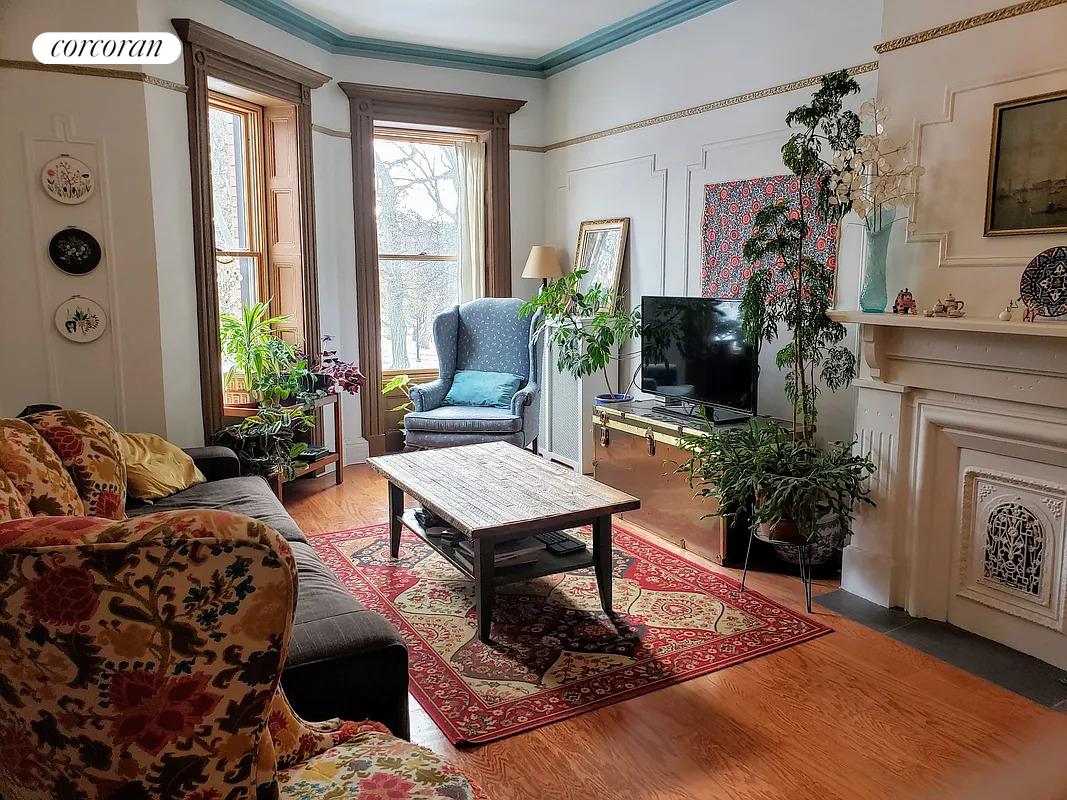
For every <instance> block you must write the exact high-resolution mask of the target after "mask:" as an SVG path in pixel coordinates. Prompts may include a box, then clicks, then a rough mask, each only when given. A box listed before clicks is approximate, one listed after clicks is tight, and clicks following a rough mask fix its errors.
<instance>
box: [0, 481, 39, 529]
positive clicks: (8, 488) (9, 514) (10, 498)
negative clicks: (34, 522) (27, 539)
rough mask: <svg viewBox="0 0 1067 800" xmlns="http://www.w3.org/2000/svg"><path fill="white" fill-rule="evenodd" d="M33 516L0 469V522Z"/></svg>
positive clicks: (13, 485) (23, 499) (16, 489)
mask: <svg viewBox="0 0 1067 800" xmlns="http://www.w3.org/2000/svg"><path fill="white" fill-rule="evenodd" d="M30 516H33V515H32V514H31V513H30V507H29V506H28V505H26V500H25V498H23V496H22V495H21V494H20V493H19V490H18V488H17V487H16V486H15V484H14V482H12V480H11V478H9V477H8V474H7V473H6V472H4V471H3V470H2V469H0V522H7V521H9V520H13V519H23V518H25V517H30Z"/></svg>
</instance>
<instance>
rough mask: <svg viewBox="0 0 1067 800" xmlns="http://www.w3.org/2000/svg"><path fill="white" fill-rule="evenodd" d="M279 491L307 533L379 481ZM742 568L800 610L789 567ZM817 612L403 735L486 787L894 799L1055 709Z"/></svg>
mask: <svg viewBox="0 0 1067 800" xmlns="http://www.w3.org/2000/svg"><path fill="white" fill-rule="evenodd" d="M286 494H287V496H286V505H287V507H288V508H289V511H290V513H292V515H293V517H294V518H295V519H296V521H297V522H298V523H299V524H300V526H301V528H303V530H304V531H305V532H306V533H307V534H308V535H313V534H314V533H316V532H324V531H331V530H340V529H344V528H355V527H359V526H360V525H366V524H372V523H377V522H383V521H385V519H386V517H387V513H386V485H385V482H384V481H383V480H381V479H380V478H378V477H377V476H376V475H374V474H373V473H372V472H371V470H370V469H369V468H367V467H366V466H363V465H359V466H352V467H348V468H346V473H345V482H344V484H343V485H341V486H334V485H333V479H332V478H331V477H324V478H317V479H314V480H308V481H298V482H297V483H295V484H290V486H289V487H288V489H287V493H286ZM690 557H692V556H690ZM709 566H710V567H711V568H712V569H716V570H719V571H722V572H725V573H727V574H731V575H734V576H737V575H738V574H739V573H738V570H732V569H724V568H722V567H717V566H716V565H714V564H709ZM749 581H750V584H749V585H750V586H751V587H752V588H753V589H756V590H757V591H760V592H762V593H764V594H765V595H767V596H768V597H772V598H774V599H775V600H777V601H779V602H782V603H784V604H786V605H789V606H790V607H792V608H795V609H797V610H799V611H802V610H803V592H802V589H801V585H800V582H799V581H798V580H797V578H796V577H795V576H790V575H770V574H761V573H756V574H750V576H749ZM834 588H836V585H835V584H834V583H833V582H830V581H822V582H819V583H818V585H817V586H816V588H815V593H816V594H819V593H821V592H825V591H829V590H832V589H834ZM813 615H814V616H815V617H817V618H818V619H820V620H822V621H823V622H825V623H826V624H828V625H830V626H831V627H833V628H834V633H831V634H829V635H827V636H823V637H821V638H819V639H816V640H814V641H812V642H807V643H805V644H801V645H798V646H795V647H790V648H788V649H786V650H781V651H778V652H776V653H772V654H770V655H766V656H763V657H761V658H757V659H755V660H752V661H748V662H745V663H743V664H740V665H738V666H734V667H730V668H728V669H724V670H722V671H720V672H716V673H713V674H711V675H706V676H704V677H701V678H696V679H694V680H691V681H687V682H685V683H682V684H678V685H676V686H671V687H669V688H666V689H662V690H659V691H656V692H652V693H650V694H647V695H644V696H642V697H638V698H636V699H633V700H628V701H625V702H622V703H616V704H615V705H612V706H609V707H607V708H604V709H601V710H598V711H593V712H590V713H588V714H583V715H581V716H579V717H575V718H573V719H569V720H566V721H564V722H560V723H556V724H554V725H549V726H546V727H543V728H539V729H538V730H535V731H531V732H529V733H524V734H521V735H518V736H515V737H512V738H510V739H505V740H503V741H500V742H494V743H492V744H489V745H485V746H483V747H478V748H473V749H456V748H454V747H452V746H451V745H450V744H449V743H448V741H447V740H445V738H444V737H443V736H442V735H441V734H440V732H439V731H438V730H437V728H436V726H435V725H434V724H433V722H432V721H431V720H430V719H429V717H428V716H427V715H426V714H425V713H424V712H423V711H422V710H421V709H420V708H419V707H418V705H417V704H415V703H414V701H413V703H412V737H413V739H414V740H415V741H417V742H419V743H421V744H424V745H426V746H428V747H430V748H432V749H434V750H436V751H437V752H439V753H441V754H443V755H445V756H446V757H447V758H449V759H450V760H452V761H453V762H455V763H456V764H458V765H460V766H461V767H462V769H463V770H464V771H465V772H466V773H467V774H468V775H470V776H471V777H472V778H473V779H474V780H476V781H477V782H478V783H480V784H481V785H482V786H483V787H484V788H485V789H486V791H487V792H488V793H489V795H490V796H491V797H492V798H494V800H543V799H547V798H561V799H566V800H569V799H570V798H574V799H575V800H577V799H578V798H582V799H583V800H584V799H585V798H594V799H599V798H604V800H606V799H607V798H625V799H626V800H646V799H647V800H653V799H655V800H661V799H662V800H666V799H667V798H681V799H684V800H707V798H746V800H747V799H749V798H766V799H768V800H769V799H770V798H789V799H790V800H799V799H800V798H818V800H833V799H834V798H841V799H842V800H846V799H847V800H858V799H859V798H894V800H895V799H896V798H908V797H919V796H923V797H943V796H945V794H944V792H945V791H946V790H947V788H948V787H949V786H950V785H955V784H956V783H957V781H958V780H961V779H962V778H963V777H964V776H967V775H971V774H973V772H974V771H975V770H976V769H985V768H988V767H989V766H990V765H991V764H994V765H995V764H997V763H1003V764H1010V763H1011V762H1012V761H1013V760H1014V759H1015V757H1016V756H1015V751H1014V750H1011V749H1008V745H1007V744H1006V743H1016V744H1017V743H1019V742H1020V741H1023V740H1025V739H1026V738H1027V737H1028V736H1029V735H1030V734H1032V733H1033V732H1035V731H1037V730H1038V729H1039V728H1044V727H1046V726H1047V725H1056V724H1059V723H1062V722H1063V721H1064V717H1062V716H1061V715H1057V714H1055V713H1054V712H1052V711H1048V710H1046V709H1044V708H1042V707H1041V706H1038V705H1036V704H1034V703H1032V702H1030V701H1029V700H1026V699H1024V698H1022V697H1019V696H1017V695H1015V694H1012V693H1010V692H1008V691H1007V690H1004V689H1001V688H1000V687H998V686H995V685H993V684H990V683H986V682H985V681H983V680H981V679H979V678H976V677H974V676H971V675H969V674H967V673H965V672H962V671H960V670H958V669H956V668H955V667H952V666H950V665H948V664H946V663H944V662H941V661H938V660H937V659H935V658H932V657H930V656H927V655H925V654H923V653H921V652H919V651H917V650H913V649H911V648H909V647H907V646H905V645H902V644H899V643H898V642H895V641H893V640H892V639H889V638H888V637H886V636H883V635H881V634H879V633H876V632H875V631H873V630H871V629H869V628H866V627H864V626H863V625H860V624H858V623H855V622H852V621H850V620H848V619H845V618H844V617H840V616H838V615H837V614H835V613H833V612H832V611H829V610H827V609H825V608H822V607H821V606H818V605H816V606H814V607H813ZM1057 758H1059V760H1060V761H1061V762H1062V759H1063V753H1062V752H1060V754H1059V756H1058V757H1057ZM967 796H973V795H967ZM983 796H985V795H983ZM990 796H993V795H990ZM995 796H997V797H1002V798H1009V797H1012V798H1015V797H1018V798H1023V797H1034V796H1035V795H1031V794H1025V793H1018V794H1017V793H1014V792H1012V793H1011V794H1010V795H1009V794H997V795H995ZM1048 796H1049V797H1052V796H1053V795H1048Z"/></svg>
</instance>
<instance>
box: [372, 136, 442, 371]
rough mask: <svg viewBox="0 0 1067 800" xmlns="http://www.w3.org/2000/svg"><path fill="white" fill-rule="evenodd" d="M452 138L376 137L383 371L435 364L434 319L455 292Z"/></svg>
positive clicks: (429, 367) (423, 367)
mask: <svg viewBox="0 0 1067 800" xmlns="http://www.w3.org/2000/svg"><path fill="white" fill-rule="evenodd" d="M457 161H458V159H457V155H456V148H455V146H454V145H453V144H451V143H447V142H445V143H437V142H426V141H419V140H414V139H412V140H405V139H398V138H393V137H388V138H384V137H383V138H376V139H375V141H374V165H375V175H376V189H377V220H378V253H379V260H378V269H379V286H380V289H379V291H380V295H381V319H382V325H381V335H382V341H381V351H382V368H383V370H385V371H402V370H414V369H434V368H436V367H437V353H436V352H435V351H434V348H433V331H432V330H431V326H432V323H433V318H434V317H435V316H436V315H437V314H438V313H440V312H441V311H443V310H445V309H447V308H449V307H450V306H452V305H453V304H455V303H456V302H457V301H458V298H459V274H458V256H459V225H458V222H459V193H458V181H459V170H458V168H457Z"/></svg>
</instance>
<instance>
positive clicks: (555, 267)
mask: <svg viewBox="0 0 1067 800" xmlns="http://www.w3.org/2000/svg"><path fill="white" fill-rule="evenodd" d="M522 277H524V278H543V279H547V278H562V277H563V267H561V266H560V263H559V256H558V255H556V248H554V247H549V246H547V245H541V244H535V245H534V246H533V247H531V248H530V257H529V258H527V259H526V268H525V269H524V270H523V271H522Z"/></svg>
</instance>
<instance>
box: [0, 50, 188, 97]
mask: <svg viewBox="0 0 1067 800" xmlns="http://www.w3.org/2000/svg"><path fill="white" fill-rule="evenodd" d="M0 69H27V70H30V71H31V72H61V73H64V74H66V75H90V76H92V77H94V78H118V79H119V80H124V81H140V82H141V83H147V84H149V85H150V86H158V87H159V88H161V89H169V90H170V91H172V92H181V93H183V94H184V93H185V84H183V83H175V82H174V81H168V80H165V79H163V78H157V77H156V76H155V75H146V74H145V73H143V72H134V71H132V70H127V69H107V68H106V67H88V66H85V65H83V64H42V63H40V62H39V61H25V60H23V59H19V58H0Z"/></svg>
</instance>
